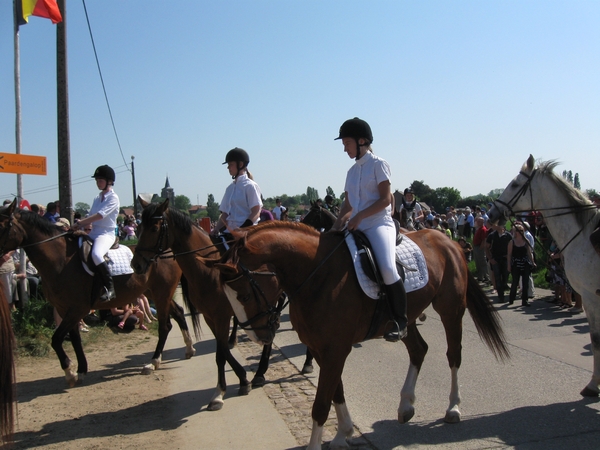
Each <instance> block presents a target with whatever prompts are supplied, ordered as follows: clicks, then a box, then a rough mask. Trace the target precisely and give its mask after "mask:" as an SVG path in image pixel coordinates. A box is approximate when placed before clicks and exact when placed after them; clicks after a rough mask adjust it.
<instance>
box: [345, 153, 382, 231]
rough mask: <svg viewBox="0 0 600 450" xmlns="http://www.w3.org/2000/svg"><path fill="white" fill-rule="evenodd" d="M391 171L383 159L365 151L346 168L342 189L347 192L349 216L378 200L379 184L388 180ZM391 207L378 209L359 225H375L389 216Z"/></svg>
mask: <svg viewBox="0 0 600 450" xmlns="http://www.w3.org/2000/svg"><path fill="white" fill-rule="evenodd" d="M391 177H392V171H391V169H390V165H389V164H388V163H387V161H385V160H384V159H382V158H380V157H378V156H376V155H374V154H373V153H372V152H367V153H365V155H364V156H363V157H362V158H360V159H359V160H358V161H356V162H355V163H354V165H353V166H352V167H351V168H350V170H348V175H347V176H346V185H345V187H344V191H346V192H347V193H348V201H349V202H350V205H351V206H352V214H351V217H354V216H355V215H356V214H358V213H359V212H360V211H363V210H364V209H366V208H368V207H369V206H371V205H372V204H373V203H375V202H376V201H377V200H379V184H380V183H381V182H383V181H390V180H391ZM391 214H392V207H391V205H388V206H387V207H386V208H385V209H383V210H381V211H378V212H377V213H375V214H373V215H372V216H369V217H367V218H366V219H364V220H363V221H362V222H361V226H364V227H368V226H371V225H375V224H377V223H378V222H381V221H382V220H385V218H386V217H391Z"/></svg>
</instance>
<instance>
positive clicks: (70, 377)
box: [64, 366, 77, 387]
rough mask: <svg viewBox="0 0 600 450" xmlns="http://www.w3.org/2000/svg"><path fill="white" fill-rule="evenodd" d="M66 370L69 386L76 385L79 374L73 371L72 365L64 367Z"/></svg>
mask: <svg viewBox="0 0 600 450" xmlns="http://www.w3.org/2000/svg"><path fill="white" fill-rule="evenodd" d="M64 371H65V379H66V380H67V383H68V384H69V387H73V386H75V385H76V384H77V374H76V373H75V372H73V370H72V369H71V366H69V367H67V368H66V369H64Z"/></svg>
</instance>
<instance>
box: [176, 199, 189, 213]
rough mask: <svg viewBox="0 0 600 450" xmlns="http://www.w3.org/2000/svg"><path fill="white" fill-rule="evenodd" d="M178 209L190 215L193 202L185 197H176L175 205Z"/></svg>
mask: <svg viewBox="0 0 600 450" xmlns="http://www.w3.org/2000/svg"><path fill="white" fill-rule="evenodd" d="M173 206H174V207H175V208H176V209H178V210H180V211H183V212H184V213H186V214H188V211H189V210H190V208H191V207H192V202H190V199H189V198H187V197H186V196H185V195H176V196H175V204H174V205H173Z"/></svg>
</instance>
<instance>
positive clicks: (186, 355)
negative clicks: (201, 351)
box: [185, 347, 196, 359]
mask: <svg viewBox="0 0 600 450" xmlns="http://www.w3.org/2000/svg"><path fill="white" fill-rule="evenodd" d="M195 354H196V349H195V348H193V347H192V349H191V350H189V351H186V352H185V359H191V358H192V356H194V355H195Z"/></svg>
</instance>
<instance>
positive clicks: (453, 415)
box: [444, 410, 460, 423]
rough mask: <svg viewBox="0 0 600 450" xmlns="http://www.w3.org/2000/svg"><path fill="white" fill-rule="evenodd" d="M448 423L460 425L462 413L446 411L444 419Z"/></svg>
mask: <svg viewBox="0 0 600 450" xmlns="http://www.w3.org/2000/svg"><path fill="white" fill-rule="evenodd" d="M444 422H446V423H460V411H456V410H452V411H446V417H444Z"/></svg>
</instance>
